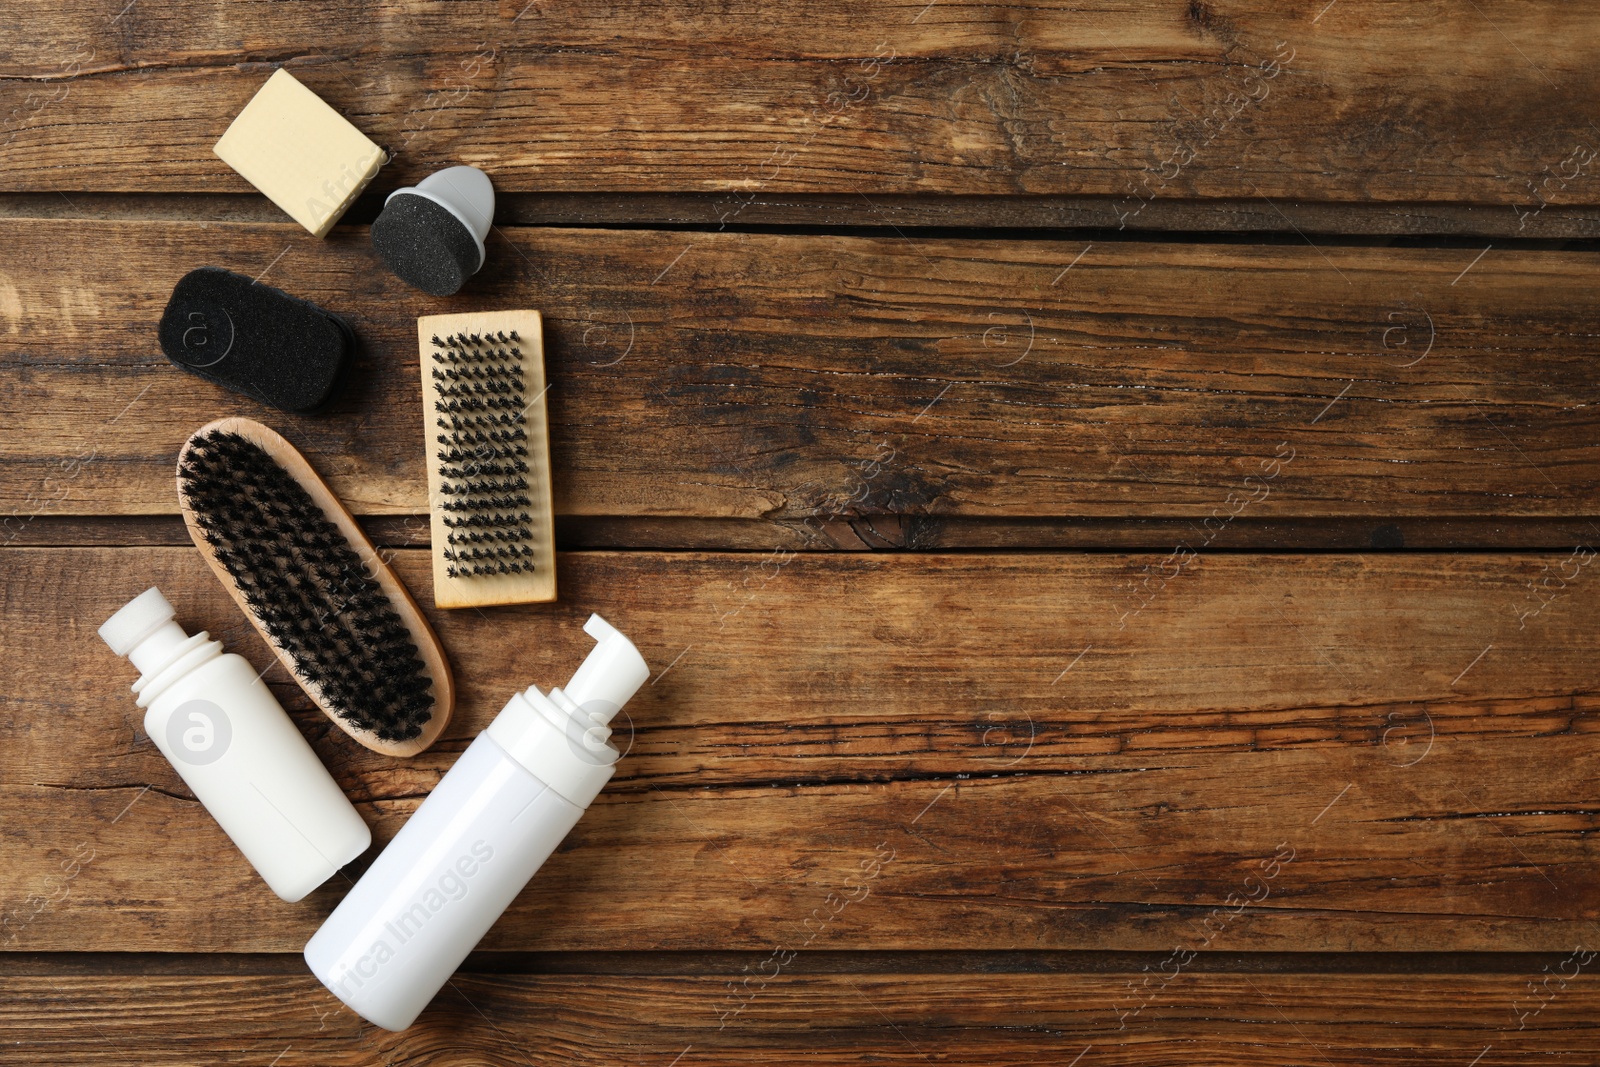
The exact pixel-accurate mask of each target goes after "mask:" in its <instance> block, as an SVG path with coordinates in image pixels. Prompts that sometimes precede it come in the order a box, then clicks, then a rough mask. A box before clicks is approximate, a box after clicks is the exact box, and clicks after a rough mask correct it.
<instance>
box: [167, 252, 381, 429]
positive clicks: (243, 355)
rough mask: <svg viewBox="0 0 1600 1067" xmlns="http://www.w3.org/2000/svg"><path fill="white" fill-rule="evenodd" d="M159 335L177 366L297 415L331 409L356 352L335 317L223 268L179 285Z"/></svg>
mask: <svg viewBox="0 0 1600 1067" xmlns="http://www.w3.org/2000/svg"><path fill="white" fill-rule="evenodd" d="M157 332H158V335H159V338H160V342H161V351H162V352H163V353H165V354H166V357H167V358H168V359H169V360H171V361H172V362H173V363H174V364H175V365H177V366H179V367H182V368H183V369H184V370H186V371H188V372H189V373H191V374H195V375H198V376H199V377H201V378H204V379H206V380H207V381H210V382H214V383H216V384H217V385H220V386H222V387H224V388H226V389H232V390H233V391H234V392H237V393H243V394H244V395H245V396H248V397H251V398H253V399H255V400H259V401H261V403H263V404H269V405H271V406H272V407H275V408H278V409H279V410H281V411H288V412H293V413H295V414H309V413H311V412H314V411H316V410H317V409H318V408H321V407H323V406H324V405H325V404H326V403H327V402H328V400H329V398H330V397H331V396H332V395H333V393H334V391H335V389H337V387H338V386H339V383H340V381H341V380H342V379H343V377H344V375H345V373H346V369H347V367H348V366H349V363H350V361H351V359H352V358H353V356H354V354H355V349H356V335H355V333H354V331H352V330H351V329H350V326H349V324H347V323H346V322H345V321H344V320H343V319H341V318H339V317H338V316H337V315H333V314H330V313H328V312H326V311H324V310H322V309H321V308H319V307H317V306H316V305H315V304H313V303H311V302H310V301H308V300H301V299H299V298H298V297H293V296H290V295H289V294H288V293H285V292H284V291H282V290H281V289H274V288H272V287H271V286H269V285H262V284H261V283H260V282H253V281H251V280H250V279H249V278H247V277H245V276H244V275H242V274H235V273H234V272H233V271H230V270H223V269H222V268H221V267H201V268H200V269H198V270H192V271H190V272H189V273H188V274H185V275H184V276H183V278H182V279H180V280H179V282H178V284H177V286H176V287H174V288H173V290H172V299H171V300H169V301H167V309H166V311H164V312H162V315H161V325H160V327H159V329H158V331H157Z"/></svg>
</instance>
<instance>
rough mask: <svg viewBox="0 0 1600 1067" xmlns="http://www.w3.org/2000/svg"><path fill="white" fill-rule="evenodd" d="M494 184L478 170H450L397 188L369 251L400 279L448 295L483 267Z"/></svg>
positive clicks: (386, 204) (375, 227) (375, 226)
mask: <svg viewBox="0 0 1600 1067" xmlns="http://www.w3.org/2000/svg"><path fill="white" fill-rule="evenodd" d="M493 218H494V186H493V185H491V184H490V182H489V176H488V175H487V174H485V173H484V172H483V171H481V170H479V169H478V168H477V167H448V168H446V169H445V170H441V171H439V172H438V173H436V174H430V175H429V176H428V177H426V178H424V179H423V180H422V181H420V182H418V183H417V185H416V186H415V187H414V188H406V189H396V190H395V191H394V192H393V193H390V194H389V199H388V200H386V201H384V205H383V213H382V214H380V215H379V216H378V220H377V221H376V222H374V223H373V224H372V247H373V248H375V249H377V251H378V255H380V256H382V257H383V261H384V262H385V263H387V264H388V265H389V269H390V270H392V271H394V273H395V274H396V275H398V276H399V277H400V278H401V279H402V280H403V281H405V282H407V283H408V284H410V285H413V286H415V287H416V288H418V289H421V290H422V291H423V292H425V293H429V294H431V295H433V296H449V295H450V294H451V293H454V292H456V291H457V290H459V289H460V288H461V287H462V286H463V285H465V284H466V281H467V279H468V278H470V277H471V276H472V275H474V274H476V273H477V272H478V269H479V268H480V267H482V266H483V261H484V258H485V251H484V245H483V239H484V238H485V237H486V236H488V233H489V225H490V222H491V220H492V219H493Z"/></svg>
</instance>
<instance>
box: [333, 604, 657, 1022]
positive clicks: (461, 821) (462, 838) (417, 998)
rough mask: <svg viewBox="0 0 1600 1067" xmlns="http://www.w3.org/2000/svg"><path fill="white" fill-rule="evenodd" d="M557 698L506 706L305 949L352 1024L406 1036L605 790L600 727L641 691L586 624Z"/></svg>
mask: <svg viewBox="0 0 1600 1067" xmlns="http://www.w3.org/2000/svg"><path fill="white" fill-rule="evenodd" d="M583 629H584V632H586V633H587V634H589V636H591V637H593V638H594V639H595V640H596V641H598V642H599V644H598V645H596V646H595V648H594V649H593V650H592V651H591V652H590V653H589V656H588V658H587V659H585V660H584V662H583V666H581V667H580V668H578V672H577V673H576V674H574V675H573V676H572V680H571V681H570V682H568V683H567V685H566V688H565V689H559V688H557V689H552V690H550V692H549V693H542V692H540V691H539V689H538V688H537V687H533V688H530V689H528V690H527V691H526V692H523V693H517V694H515V695H513V696H512V697H511V699H510V701H508V702H507V703H506V706H505V708H504V710H502V711H501V712H500V714H499V715H497V716H496V717H495V719H494V721H492V722H491V723H490V724H489V728H488V729H487V730H485V731H484V732H483V733H481V734H479V735H478V737H477V739H476V740H475V741H473V742H472V744H471V745H469V746H468V747H467V750H466V751H465V752H464V753H462V755H461V758H460V759H458V760H457V761H456V763H455V766H453V767H451V768H450V771H449V773H448V774H446V775H445V776H444V778H442V779H441V780H440V781H439V784H438V786H437V787H435V788H434V790H433V792H432V793H431V794H429V796H428V798H427V799H426V800H424V801H423V802H422V805H421V806H420V807H419V808H417V810H416V812H415V813H414V814H413V815H412V816H411V818H410V819H409V820H408V821H407V822H406V824H405V825H404V826H403V827H401V828H400V832H399V833H398V834H397V835H395V839H394V840H393V841H392V842H390V844H389V847H388V848H386V849H384V850H383V852H382V853H381V854H380V855H379V856H378V858H377V859H376V860H375V861H374V862H373V864H372V866H371V867H370V868H368V869H367V872H366V874H364V875H362V877H361V880H360V881H359V882H357V883H356V886H355V888H354V889H352V890H350V892H349V893H348V894H347V895H346V896H345V898H344V900H343V901H342V902H340V904H339V906H338V907H337V908H335V909H334V912H333V914H332V915H330V916H328V920H327V922H325V923H323V924H322V928H321V929H320V930H318V931H317V932H316V934H314V935H313V936H312V938H311V941H310V942H309V943H308V944H307V945H306V963H307V964H309V965H310V967H311V970H312V973H314V974H315V975H316V976H317V978H318V979H320V980H321V982H322V983H323V984H324V985H326V986H327V987H328V988H329V989H330V990H332V991H333V993H334V995H335V996H337V997H338V998H339V999H340V1000H342V1001H344V1003H345V1004H347V1005H348V1006H349V1007H350V1008H351V1009H352V1010H354V1011H355V1012H356V1014H358V1015H360V1016H361V1017H362V1018H364V1019H366V1020H368V1021H369V1022H374V1023H377V1024H378V1025H379V1026H381V1027H384V1028H385V1029H388V1030H403V1029H405V1028H406V1027H408V1026H410V1025H411V1023H412V1022H413V1021H414V1020H415V1019H416V1017H417V1016H418V1015H419V1014H420V1013H421V1012H422V1009H423V1008H424V1007H426V1006H427V1004H428V1001H430V1000H432V999H433V995H434V994H435V993H437V992H438V991H439V990H440V989H441V988H442V987H443V986H444V984H445V982H446V981H448V980H449V978H450V975H451V974H452V973H454V971H455V969H456V967H458V966H459V965H460V963H461V961H462V960H463V959H465V958H466V956H467V953H468V952H470V951H472V948H473V946H474V945H476V944H477V943H478V941H479V939H481V938H482V937H483V935H484V934H485V933H486V932H488V929H489V927H490V926H492V925H493V924H494V921H495V920H496V919H498V918H499V917H500V914H501V912H503V911H505V909H506V908H507V907H508V906H509V905H510V904H511V901H512V900H513V899H514V898H515V897H516V895H517V894H518V893H519V892H521V891H522V888H523V886H525V885H526V884H527V883H528V880H529V879H530V878H532V877H533V875H534V872H535V871H537V870H538V869H539V867H540V866H541V865H542V864H543V863H544V861H545V860H546V859H547V858H549V856H550V854H551V853H552V852H554V851H555V849H556V846H557V845H559V844H560V843H561V840H562V838H564V837H566V836H567V832H568V831H569V830H571V829H572V827H573V826H574V825H575V824H576V823H577V821H578V817H579V816H580V815H582V814H583V812H584V809H585V808H587V807H588V806H589V802H590V801H591V800H593V799H594V798H595V794H597V793H599V792H600V789H601V787H602V786H604V785H605V784H606V782H607V781H609V780H610V778H611V772H612V770H613V769H614V765H615V763H616V761H617V759H618V756H619V753H618V752H617V749H616V747H615V746H614V745H613V744H612V743H611V741H610V736H611V729H610V726H609V724H610V722H611V719H612V716H614V715H615V714H616V713H617V712H618V711H619V710H620V709H621V708H622V705H623V704H625V703H627V701H628V699H629V698H630V697H632V696H633V694H634V693H635V692H637V691H638V689H639V686H641V685H642V684H644V680H645V679H646V678H648V677H649V675H650V669H649V668H648V667H647V666H645V662H644V657H642V656H641V655H639V652H638V650H637V649H636V648H634V647H633V642H631V641H629V640H628V639H627V638H626V637H624V636H623V635H622V634H621V633H620V632H619V631H618V630H617V629H616V628H615V627H613V626H612V625H611V624H610V623H608V622H606V621H605V620H604V619H602V618H601V617H600V616H598V615H591V616H590V617H589V621H588V623H586V624H585V625H584V628H583Z"/></svg>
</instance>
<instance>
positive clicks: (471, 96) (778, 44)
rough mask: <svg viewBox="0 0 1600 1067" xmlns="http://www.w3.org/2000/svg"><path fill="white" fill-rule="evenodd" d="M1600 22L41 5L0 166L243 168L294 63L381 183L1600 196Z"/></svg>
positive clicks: (957, 11)
mask: <svg viewBox="0 0 1600 1067" xmlns="http://www.w3.org/2000/svg"><path fill="white" fill-rule="evenodd" d="M1591 30H1592V25H1591V24H1590V18H1589V16H1588V14H1587V12H1585V11H1584V10H1583V9H1582V8H1581V7H1580V6H1577V5H1571V4H1562V3H1560V2H1559V0H1537V2H1531V3H1517V4H1514V3H1511V2H1509V0H1484V2H1483V3H1479V4H1476V5H1474V6H1472V7H1471V8H1469V9H1466V10H1462V9H1459V8H1457V7H1456V6H1454V5H1445V4H1437V3H1430V4H1410V5H1393V4H1386V3H1382V2H1379V0H1342V2H1341V3H1339V4H1338V5H1337V6H1336V7H1334V8H1332V9H1329V8H1328V7H1327V5H1326V3H1325V2H1324V0H1308V2H1296V3H1293V4H1289V5H1279V4H1271V3H1267V2H1265V0H1243V2H1227V3H1221V2H1218V3H1211V2H1196V3H1190V4H1185V3H1179V2H1171V0H1139V2H1137V3H1134V4H1131V5H1129V4H1091V5H1087V6H1085V5H1082V4H1069V3H1066V2H1065V0H1055V2H1051V3H1045V4H1033V5H1029V6H1027V7H1003V6H994V7H976V8H975V7H971V6H963V5H949V4H937V5H934V6H932V7H928V6H927V5H924V4H916V3H912V4H888V3H882V4H873V5H863V4H858V3H848V2H844V0H832V2H828V3H822V4H808V5H805V6H804V8H803V9H801V8H796V9H794V10H778V9H774V8H770V7H747V8H740V9H728V8H716V9H711V8H706V7H703V6H701V5H695V4H692V3H681V2H679V3H673V4H668V5H662V6H657V5H649V6H643V7H633V6H629V7H624V8H608V9H605V10H604V11H599V10H595V11H582V12H560V11H556V10H554V9H553V8H552V7H551V6H550V5H535V7H533V8H532V9H529V8H528V7H527V6H526V4H522V3H518V2H516V0H501V2H499V3H498V4H494V3H487V2H473V3H461V4H450V5H446V6H443V7H435V6H431V5H416V4H411V3H401V2H394V0H379V2H368V3H362V4H358V5H353V6H352V5H346V4H337V3H334V2H332V0H320V2H316V3H305V4H295V5H271V6H255V5H242V6H241V5H234V4H227V3H225V2H223V0H210V2H201V3H185V4H183V5H181V6H173V7H169V8H167V9H162V8H160V7H159V5H150V6H148V7H146V6H145V5H138V6H137V7H135V8H134V9H131V10H128V11H124V12H121V13H120V14H119V13H118V11H116V10H113V5H107V6H100V5H94V6H88V7H82V8H79V9H75V10H71V11H62V10H60V9H59V8H58V7H57V6H56V5H52V4H49V3H48V2H47V0H28V2H22V3H14V4H10V5H8V6H7V8H6V11H5V13H4V21H3V22H0V32H3V33H5V35H6V38H7V39H8V40H10V41H14V42H16V43H15V44H14V45H13V46H12V47H11V48H10V49H9V52H8V56H7V59H6V60H5V62H4V66H3V67H0V74H3V75H4V76H5V78H4V81H3V83H0V90H3V93H4V96H3V98H0V105H3V110H4V112H5V114H6V115H7V118H6V124H7V125H6V130H5V133H4V134H3V137H4V138H5V139H6V147H5V152H6V157H7V166H6V167H5V169H4V179H3V181H4V185H5V187H6V188H9V189H44V190H57V189H60V190H65V191H67V192H71V191H74V190H80V189H83V190H90V189H96V190H113V191H132V190H159V191H169V192H192V191H201V190H220V191H229V192H237V191H242V190H243V189H244V188H245V186H244V183H243V182H242V180H241V179H239V178H238V177H237V176H235V175H232V174H231V173H229V172H228V171H227V169H226V167H225V166H224V165H222V164H221V163H220V161H218V160H216V159H214V158H212V157H211V156H210V152H209V149H210V146H211V144H212V143H213V142H214V141H215V140H216V138H217V137H218V136H219V135H220V133H221V132H222V130H223V129H224V128H225V126H226V124H227V121H228V120H229V119H230V118H231V117H232V116H233V115H234V114H236V113H237V112H238V110H239V109H240V107H241V106H242V105H243V104H244V102H245V101H246V100H247V99H248V98H249V96H250V95H251V94H252V93H253V92H254V91H255V89H256V88H257V87H258V86H259V85H260V84H261V82H262V81H263V80H264V79H265V77H266V76H267V74H269V73H270V72H271V70H272V69H273V68H274V67H275V66H277V65H287V66H288V67H289V68H290V69H291V70H292V71H293V72H294V73H295V75H296V77H298V78H300V79H301V80H303V81H304V82H305V83H306V84H307V85H308V86H309V87H310V88H312V89H313V90H314V91H315V92H317V93H318V94H319V95H321V96H322V97H323V98H324V99H326V100H327V101H328V102H329V103H330V104H332V105H333V106H334V107H335V108H336V109H337V110H338V111H340V112H341V113H342V114H344V115H346V116H347V117H348V118H350V119H351V121H352V122H354V123H355V125H356V126H357V127H358V128H360V129H361V130H362V131H363V132H365V133H366V134H367V135H369V136H370V137H372V138H374V139H375V140H377V141H379V142H380V143H382V144H384V145H386V146H387V147H389V148H390V149H391V150H393V151H396V152H397V153H398V159H397V161H396V162H395V163H394V164H392V165H391V166H389V167H387V168H385V170H384V172H383V173H382V174H381V176H380V178H379V179H378V180H379V182H381V183H384V184H383V189H384V190H385V191H386V190H387V189H388V188H391V187H393V186H394V185H396V184H401V183H408V182H412V181H414V180H416V179H417V178H419V177H421V176H423V175H424V174H425V173H427V171H428V170H429V169H431V168H433V167H436V166H439V165H443V164H444V163H446V162H451V163H472V164H482V165H484V166H486V167H487V168H488V169H489V170H490V171H491V172H492V173H493V175H494V177H495V179H496V182H497V184H498V185H500V186H501V187H503V188H505V189H507V190H515V191H533V190H553V191H591V190H614V191H641V192H656V191H662V190H676V191H688V190H717V191H726V192H728V193H730V200H729V207H728V210H729V211H737V210H738V207H737V203H738V202H737V199H736V198H735V197H734V196H732V195H731V194H745V193H753V192H772V191H784V192H845V193H850V194H856V193H858V192H864V193H867V194H872V193H904V192H938V193H959V194H1030V193H1089V194H1101V195H1110V196H1115V197H1119V198H1122V204H1121V205H1120V206H1119V208H1118V209H1117V210H1118V214H1119V217H1120V216H1124V215H1136V214H1137V213H1139V211H1140V206H1141V205H1142V204H1143V203H1145V202H1147V201H1149V200H1151V199H1159V198H1161V197H1165V196H1178V197H1210V196H1217V197H1229V198H1236V197H1240V196H1266V197H1274V198H1277V197H1302V198H1307V199H1321V200H1359V199H1378V200H1410V201H1418V200H1421V201H1446V202H1448V201H1458V202H1459V201H1471V202H1479V203H1492V204H1496V205H1501V206H1503V207H1504V208H1505V209H1507V210H1508V211H1509V210H1512V209H1513V206H1514V205H1515V206H1516V208H1517V209H1518V210H1521V211H1523V212H1538V211H1539V210H1540V208H1541V205H1542V204H1543V203H1545V202H1547V201H1553V202H1555V203H1556V204H1563V203H1587V204H1593V203H1595V202H1596V199H1597V197H1596V195H1595V190H1594V188H1592V187H1591V186H1592V183H1593V180H1594V179H1593V174H1592V171H1593V169H1594V165H1595V164H1594V162H1593V146H1594V145H1595V144H1596V143H1597V142H1600V136H1597V134H1596V133H1595V131H1594V129H1593V127H1592V126H1591V125H1590V123H1589V121H1588V120H1587V119H1585V117H1584V116H1586V115H1589V114H1592V113H1594V111H1595V109H1596V108H1595V105H1596V96H1595V94H1596V89H1595V86H1594V84H1593V80H1592V79H1590V78H1588V77H1587V76H1586V75H1587V72H1588V69H1589V66H1590V61H1591V56H1590V55H1589V52H1588V49H1587V45H1586V42H1587V40H1588V36H1589V34H1590V31H1591ZM1424 40H1425V41H1427V42H1428V43H1429V46H1428V47H1426V48H1419V47H1417V43H1418V42H1419V41H1424ZM1274 57H1277V60H1282V61H1283V62H1282V66H1281V72H1280V73H1277V74H1276V75H1275V76H1269V75H1268V74H1265V73H1263V71H1262V69H1261V68H1262V65H1263V64H1266V63H1271V62H1275V61H1276V60H1275V59H1274ZM1575 151H1577V152H1579V153H1580V156H1579V157H1577V158H1576V159H1575V158H1574V155H1573V153H1574V152H1575ZM1582 153H1587V157H1585V156H1583V155H1582ZM1579 160H1582V162H1580V161H1579ZM1564 164H1565V166H1564ZM1546 168H1548V171H1547V170H1546ZM1559 175H1566V176H1565V177H1562V178H1553V180H1552V181H1551V182H1550V184H1548V185H1545V184H1544V182H1545V181H1546V178H1547V176H1559Z"/></svg>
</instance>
